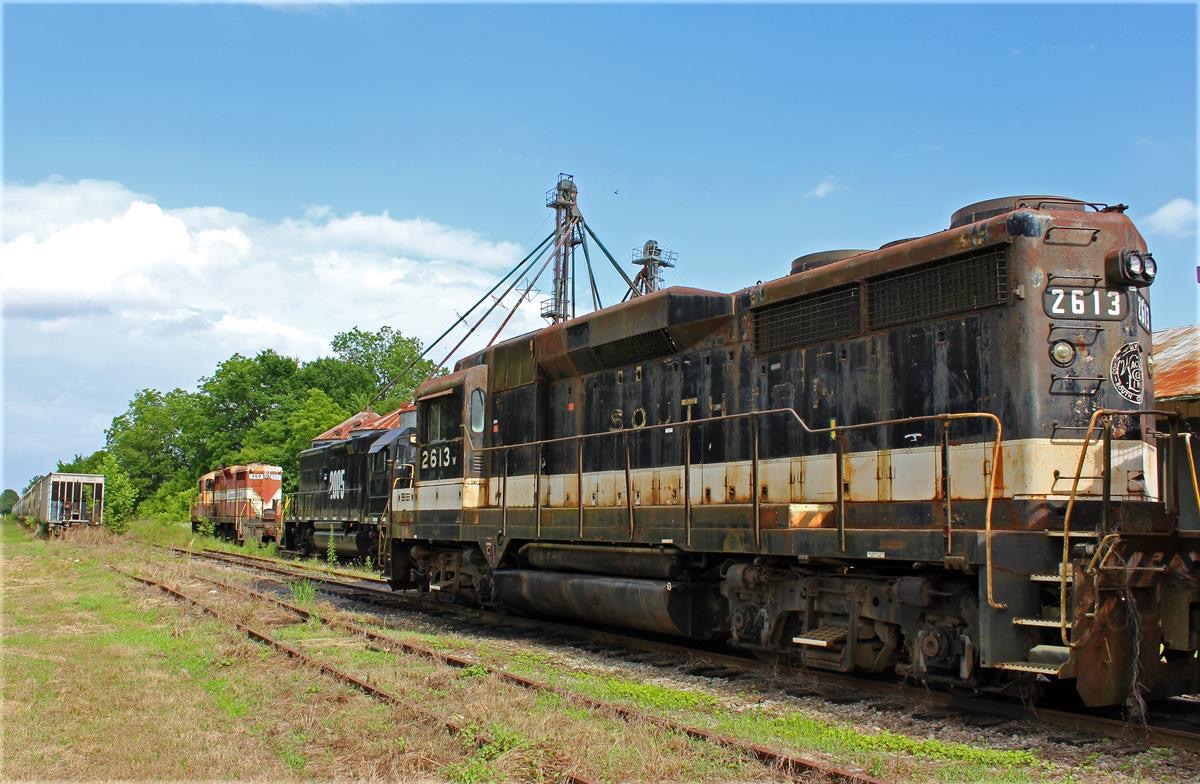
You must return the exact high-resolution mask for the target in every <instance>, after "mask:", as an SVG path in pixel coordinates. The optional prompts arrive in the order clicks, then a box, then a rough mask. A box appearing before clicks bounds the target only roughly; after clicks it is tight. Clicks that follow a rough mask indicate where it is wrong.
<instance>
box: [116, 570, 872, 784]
mask: <svg viewBox="0 0 1200 784" xmlns="http://www.w3.org/2000/svg"><path fill="white" fill-rule="evenodd" d="M129 576H131V577H132V576H133V575H129ZM193 576H194V577H195V578H196V579H201V580H203V581H205V582H208V583H210V584H212V585H216V586H219V587H220V588H222V589H225V590H230V591H234V592H237V593H241V594H243V595H245V596H249V597H251V598H254V599H257V600H259V601H263V602H268V603H270V604H273V605H275V606H277V607H281V608H283V609H285V610H288V611H289V612H292V613H295V614H296V615H297V616H298V617H301V618H303V619H305V620H315V621H317V622H319V623H323V624H325V625H327V626H329V627H331V628H335V629H340V630H342V631H346V632H350V633H352V634H356V635H361V636H362V637H365V638H366V639H368V640H370V641H371V642H373V643H375V644H377V645H382V646H384V647H386V648H389V649H391V650H399V651H401V652H403V653H410V654H416V655H419V656H424V657H426V658H429V659H433V660H434V661H438V662H441V663H442V664H446V665H449V666H451V667H456V668H459V669H468V668H478V669H481V670H483V671H484V672H486V673H487V674H488V675H492V676H494V677H496V678H498V679H499V680H501V681H504V682H506V683H511V684H514V685H516V686H519V687H521V688H523V689H529V690H531V691H537V692H543V693H549V694H555V695H557V696H558V697H561V698H562V699H564V700H566V701H568V702H571V703H574V704H576V705H579V706H581V707H584V708H587V709H590V710H595V711H603V712H605V713H609V714H612V715H614V716H618V717H619V718H621V719H622V720H623V721H627V722H644V723H647V724H654V725H657V726H659V727H663V728H665V729H668V730H670V731H672V732H678V733H682V734H684V735H687V736H689V737H692V738H695V739H697V740H702V741H705V742H708V743H716V744H719V745H721V746H724V747H726V748H729V749H732V750H734V751H736V752H738V753H741V754H744V755H745V756H748V757H752V758H754V759H756V760H758V761H759V762H761V763H763V764H765V765H767V766H769V767H771V768H773V769H775V770H778V771H779V772H781V773H782V774H783V775H785V776H787V777H789V778H793V779H797V780H810V779H811V778H812V775H811V774H813V773H816V774H818V775H820V776H822V777H824V778H826V779H828V780H830V781H838V782H845V783H846V784H883V782H882V781H881V780H880V779H876V778H874V777H872V776H868V775H866V774H864V773H861V772H857V771H851V770H846V769H843V768H840V767H836V766H832V765H829V764H827V763H823V762H818V761H815V760H810V759H804V758H802V757H798V756H795V755H792V754H787V753H784V752H780V751H777V750H774V749H770V748H767V747H766V746H762V745H760V744H755V743H747V742H745V741H741V740H738V739H736V738H731V737H728V736H725V735H720V734H717V733H714V732H710V731H709V730H705V729H702V728H700V727H693V726H691V725H687V724H682V723H680V722H677V721H672V720H670V719H664V718H662V717H659V716H654V715H651V714H649V713H646V712H644V711H640V710H638V709H636V708H631V707H629V706H626V705H619V704H617V703H613V702H605V701H603V700H598V699H594V698H591V697H588V696H586V695H581V694H576V693H574V692H571V691H568V690H566V689H561V688H558V687H556V686H553V685H551V684H549V683H544V682H541V681H537V680H533V679H531V678H527V677H525V676H523V675H518V674H516V673H513V672H509V671H507V670H503V669H500V668H497V667H493V666H491V665H488V664H484V663H480V662H478V661H475V660H473V659H467V658H464V657H462V656H456V655H454V654H448V653H444V652H441V651H436V650H434V649H432V648H428V647H425V646H422V645H417V644H414V643H411V642H408V641H405V640H399V639H396V638H395V637H392V636H389V635H386V634H381V633H379V632H376V631H374V630H373V629H369V628H367V627H366V626H363V625H362V624H358V623H353V622H348V621H339V620H334V619H330V618H328V617H324V616H319V615H316V614H314V613H312V612H310V611H309V610H306V609H304V608H303V607H300V606H298V605H296V604H292V603H291V602H287V601H284V600H282V599H279V598H277V597H274V596H269V595H267V594H264V593H260V592H258V591H253V590H250V589H248V588H243V587H241V586H237V585H231V584H229V583H225V582H222V581H219V580H210V579H208V578H202V577H199V576H196V575H193ZM134 579H138V580H142V578H138V577H135V578H134ZM143 581H144V580H143ZM160 587H161V584H160ZM164 590H169V589H165V588H164ZM185 598H186V597H185ZM192 601H194V600H192ZM230 620H232V619H230ZM247 633H249V632H247ZM262 641H263V642H266V640H262ZM352 682H354V683H355V685H358V682H357V681H352Z"/></svg>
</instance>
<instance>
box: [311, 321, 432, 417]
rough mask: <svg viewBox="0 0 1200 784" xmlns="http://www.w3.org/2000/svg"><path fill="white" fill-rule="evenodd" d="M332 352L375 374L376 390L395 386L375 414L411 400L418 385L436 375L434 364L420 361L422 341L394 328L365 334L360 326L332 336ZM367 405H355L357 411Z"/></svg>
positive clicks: (385, 327)
mask: <svg viewBox="0 0 1200 784" xmlns="http://www.w3.org/2000/svg"><path fill="white" fill-rule="evenodd" d="M332 345H333V351H334V353H335V354H337V356H338V358H340V359H343V360H345V361H347V362H350V363H353V364H355V365H358V366H360V367H364V368H367V369H369V370H370V371H371V372H372V373H373V374H374V375H375V382H376V391H378V390H379V389H382V388H383V387H384V386H386V385H387V384H388V383H390V382H392V381H393V380H395V383H394V384H392V386H391V387H390V388H389V389H388V391H387V394H386V396H385V397H384V398H383V399H382V400H381V401H378V402H376V403H375V405H374V406H373V407H374V408H375V410H376V411H390V410H392V409H394V408H398V407H399V406H400V405H401V404H403V403H404V402H405V401H407V400H410V399H411V398H412V393H413V391H414V390H415V389H416V388H417V386H418V385H419V384H420V383H421V382H422V381H424V380H425V379H427V378H429V376H430V375H433V373H434V363H433V362H432V361H431V360H428V359H418V357H419V356H420V355H421V341H420V340H418V339H417V338H406V337H404V336H403V335H401V334H400V333H399V332H397V331H396V330H394V329H392V328H391V327H388V326H384V327H380V328H379V330H378V331H376V332H366V331H363V330H361V329H359V328H358V327H355V328H354V329H351V330H349V331H347V332H339V333H338V334H336V335H334V336H333V341H332ZM355 402H357V401H355ZM365 407H366V406H365V405H362V404H359V405H355V406H354V408H355V409H356V410H361V409H363V408H365Z"/></svg>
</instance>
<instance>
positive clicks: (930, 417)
mask: <svg viewBox="0 0 1200 784" xmlns="http://www.w3.org/2000/svg"><path fill="white" fill-rule="evenodd" d="M770 414H785V415H788V416H790V417H792V419H794V420H795V421H796V423H797V424H798V425H800V427H801V428H802V429H803V430H804V432H805V433H808V434H809V435H819V434H822V433H829V434H830V435H832V436H834V440H835V442H837V443H839V444H840V435H839V434H840V433H842V432H844V431H848V430H865V429H867V428H877V427H887V426H891V425H903V424H912V423H916V422H944V423H949V422H951V421H953V420H959V419H986V420H989V421H991V422H992V423H993V424H995V426H996V436H995V439H994V440H993V442H992V470H991V472H990V473H989V477H988V486H987V506H986V510H985V513H984V562H985V572H986V577H987V602H988V605H989V606H990V607H991V608H992V609H995V610H1003V609H1005V608H1006V607H1007V606H1008V605H1007V604H1006V603H1003V602H997V601H996V600H995V593H994V590H993V588H992V505H993V501H994V500H995V495H996V474H997V473H999V471H998V470H997V465H998V464H999V462H1000V445H1001V440H1002V437H1003V434H1004V424H1003V423H1002V422H1001V421H1000V417H998V416H996V415H995V414H992V413H988V412H985V411H970V412H963V413H954V414H951V413H946V414H925V415H921V416H912V417H900V418H896V419H882V420H879V421H875V422H862V423H859V424H855V425H845V424H836V423H834V424H831V425H830V426H829V427H811V426H810V425H809V424H808V423H807V422H805V421H804V418H803V417H801V416H800V414H799V413H797V412H796V410H795V409H794V408H770V409H766V410H761V411H746V412H743V413H739V414H721V415H718V416H712V417H705V418H703V419H689V420H687V421H685V422H662V423H659V424H655V425H644V426H642V427H639V428H621V429H620V430H608V431H605V432H602V433H580V434H578V435H573V436H558V437H556V438H543V439H540V440H538V441H525V442H522V443H520V444H502V445H499V446H489V447H480V448H478V449H475V450H474V451H475V452H477V453H481V454H482V453H485V452H503V453H504V454H505V459H504V460H503V461H502V463H503V466H504V469H503V470H504V479H503V482H504V485H505V490H506V489H507V480H508V459H507V454H508V452H509V450H511V449H524V448H530V447H534V448H536V449H537V457H536V458H535V460H534V493H535V494H536V501H537V525H538V532H539V535H540V532H541V501H542V498H541V492H540V485H541V482H540V480H541V473H542V471H541V460H540V454H541V449H542V447H543V446H546V445H547V444H561V443H567V442H573V443H577V444H578V445H579V450H578V451H579V452H580V453H581V452H582V444H583V442H584V441H585V440H589V439H594V438H604V437H608V436H614V435H621V436H622V437H623V438H624V439H625V441H626V445H628V438H629V433H630V432H631V431H635V430H661V429H665V428H675V427H682V428H683V429H684V431H685V434H687V435H690V431H691V427H692V426H693V425H702V424H708V423H712V422H721V421H732V420H735V419H747V418H752V419H753V420H754V421H755V423H756V424H755V429H754V434H755V438H754V439H753V444H754V455H753V459H752V466H751V471H752V472H753V476H756V477H757V473H758V454H757V451H758V450H757V445H758V440H757V431H758V426H757V423H758V421H759V418H760V417H762V416H764V415H770ZM684 443H685V455H684V457H685V466H686V467H685V471H684V478H685V480H686V481H688V482H690V478H689V477H688V474H689V473H690V471H688V470H687V469H689V468H690V463H691V460H690V458H691V451H690V443H691V439H690V438H685V441H684ZM626 453H627V454H628V450H626ZM841 462H842V461H841V460H840V459H839V460H838V465H839V466H840V465H841ZM946 470H947V471H948V470H949V465H948V464H947V466H946ZM576 472H577V473H578V474H579V475H580V476H582V472H583V465H582V460H580V462H579V464H578V465H577V466H576ZM625 474H626V488H627V495H628V488H629V487H630V485H629V474H630V467H629V461H628V459H627V460H626V463H625ZM755 484H756V485H757V481H756V482H755ZM579 487H580V492H578V493H577V495H578V496H579V498H578V504H579V507H580V526H581V529H582V507H583V493H582V492H581V491H582V480H580V484H579ZM837 489H838V499H839V507H841V504H842V497H843V496H842V483H841V482H840V481H839V482H838V488H837ZM502 492H503V494H504V497H503V499H502V503H503V506H504V510H503V512H502V519H503V520H504V521H505V522H506V521H507V507H508V497H507V492H506V491H502ZM758 495H759V490H758V487H752V488H751V498H752V502H753V504H754V510H755V514H754V517H755V519H754V533H755V543H756V545H757V544H758V540H759V534H760V532H759V520H758V511H759V504H758ZM626 504H627V506H628V509H629V525H630V532H631V535H632V531H633V499H632V498H628V497H627V498H626ZM684 515H685V524H687V535H688V542H689V544H690V542H691V525H690V518H691V493H690V488H685V494H684ZM502 525H503V523H502ZM946 525H947V537H948V538H949V537H950V536H951V535H952V526H953V522H952V521H951V520H950V519H949V518H947V520H946ZM838 529H839V530H838V536H839V541H840V542H842V543H843V545H842V549H843V550H844V537H845V519H844V515H842V514H839V515H838ZM506 533H507V532H506Z"/></svg>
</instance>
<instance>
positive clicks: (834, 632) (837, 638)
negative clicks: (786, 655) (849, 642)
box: [792, 626, 850, 648]
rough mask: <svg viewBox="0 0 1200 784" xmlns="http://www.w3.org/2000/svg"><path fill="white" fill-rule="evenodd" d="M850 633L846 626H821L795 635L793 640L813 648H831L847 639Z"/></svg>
mask: <svg viewBox="0 0 1200 784" xmlns="http://www.w3.org/2000/svg"><path fill="white" fill-rule="evenodd" d="M849 634H850V631H849V630H848V629H847V628H846V627H845V626H821V627H819V628H816V629H813V630H812V631H808V632H805V633H804V634H802V635H800V636H798V637H793V638H792V642H793V643H794V644H796V645H807V646H809V647H812V648H830V647H832V646H834V645H836V644H837V643H839V642H842V641H843V640H845V639H846V637H848V636H849Z"/></svg>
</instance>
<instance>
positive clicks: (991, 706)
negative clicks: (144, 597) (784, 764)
mask: <svg viewBox="0 0 1200 784" xmlns="http://www.w3.org/2000/svg"><path fill="white" fill-rule="evenodd" d="M169 549H171V550H173V551H175V552H176V553H179V554H187V555H190V556H194V557H199V558H204V559H207V560H212V561H217V562H222V563H224V564H226V565H228V566H233V567H241V568H243V569H250V570H256V571H259V572H260V573H265V574H269V575H273V576H275V577H286V578H290V579H293V580H294V579H307V580H310V581H312V582H315V583H317V584H318V585H319V586H321V587H322V590H325V591H326V592H328V593H331V594H334V595H339V596H342V597H344V598H348V599H352V600H357V601H365V602H367V603H370V604H376V605H380V604H382V605H390V606H393V607H403V608H405V609H410V610H415V611H418V612H422V613H432V614H436V615H440V616H453V617H455V618H458V619H461V620H462V621H464V622H468V623H472V622H473V623H480V622H482V623H484V624H486V625H487V627H488V628H494V627H496V626H506V627H509V628H512V629H519V630H524V631H527V632H530V633H533V634H537V635H538V636H541V637H544V636H545V634H546V632H547V631H550V632H552V633H553V634H554V635H555V636H557V637H560V638H564V639H566V640H572V639H574V640H577V641H582V642H584V644H585V647H588V646H587V643H591V644H592V645H591V646H590V647H591V649H592V650H594V651H597V652H599V653H610V654H615V655H617V656H620V655H621V651H622V650H624V651H626V652H627V651H638V652H641V653H643V654H650V655H656V654H657V655H662V656H663V657H664V660H665V661H666V662H669V663H671V664H672V665H673V666H679V663H680V661H684V662H694V661H696V660H702V664H701V666H698V667H693V668H692V669H691V670H686V668H685V671H688V672H689V673H691V674H700V675H706V676H709V677H718V678H720V677H726V678H727V677H731V676H732V675H734V674H736V673H753V674H756V675H759V676H762V677H765V678H767V679H768V680H769V681H771V682H773V683H775V684H776V685H778V686H779V687H780V688H782V689H783V690H784V691H785V692H787V693H789V694H793V695H797V696H806V695H809V694H812V695H815V696H818V697H819V696H828V695H838V699H839V700H845V699H846V695H847V694H848V693H849V694H855V695H858V694H861V695H862V696H863V699H862V701H867V700H868V699H869V697H868V696H867V695H871V696H874V697H882V698H893V699H899V700H902V701H904V702H906V703H908V704H911V705H913V706H914V707H915V708H916V709H917V710H918V711H919V715H920V714H923V715H925V716H928V717H929V718H937V717H938V716H939V715H942V716H949V715H955V714H963V713H966V714H973V715H974V716H975V717H977V719H978V720H979V721H980V722H981V724H982V725H983V726H986V724H987V723H989V722H990V723H999V721H992V720H993V719H999V720H1009V719H1011V720H1016V721H1022V722H1031V721H1032V722H1040V723H1042V724H1044V725H1046V726H1047V728H1048V729H1049V728H1053V729H1055V730H1059V731H1064V730H1065V731H1069V732H1074V733H1080V734H1083V735H1094V736H1101V737H1105V738H1113V739H1117V740H1121V741H1125V742H1129V743H1136V744H1142V745H1146V746H1157V747H1166V748H1173V749H1177V750H1181V751H1187V752H1191V753H1197V754H1200V700H1196V699H1188V698H1184V699H1176V700H1171V701H1168V703H1167V705H1168V706H1169V710H1164V709H1163V708H1162V707H1159V708H1158V709H1157V710H1156V711H1155V712H1152V714H1151V715H1150V716H1149V717H1148V720H1147V723H1146V724H1134V723H1130V722H1129V721H1126V720H1125V719H1122V718H1120V717H1117V716H1111V715H1103V714H1096V713H1086V712H1082V711H1077V710H1067V709H1061V708H1053V707H1046V706H1028V705H1024V704H1020V703H1016V702H1007V701H1003V700H999V699H995V698H988V697H981V696H973V695H962V694H954V693H951V692H943V691H930V690H928V689H925V688H922V687H918V686H912V685H908V684H905V683H902V682H897V681H894V680H874V679H870V678H863V677H861V676H851V675H841V674H838V673H827V672H818V671H814V670H806V671H804V672H803V674H802V675H799V674H797V673H795V672H788V671H785V669H784V668H782V667H780V666H779V665H777V664H770V663H766V662H761V661H759V660H757V659H751V658H746V657H742V656H738V655H735V654H731V653H725V652H718V651H710V650H704V649H698V648H696V647H692V646H688V645H681V644H679V643H678V642H669V641H665V640H663V639H657V638H654V637H652V636H651V637H644V636H637V635H631V634H628V633H623V632H613V631H608V630H599V629H594V628H590V627H586V626H580V625H575V624H570V623H563V622H558V621H546V620H543V619H534V618H528V617H524V616H514V615H510V614H506V613H497V612H494V611H488V610H475V609H470V608H466V607H463V606H461V605H450V604H447V603H444V602H438V601H433V600H430V597H429V596H428V595H425V594H417V593H414V592H395V591H392V590H391V589H390V588H387V587H386V586H387V581H386V580H381V579H377V578H364V577H362V576H360V575H353V574H350V573H346V572H343V573H342V574H345V575H348V578H347V579H338V578H336V577H334V576H332V575H331V573H329V572H326V571H324V570H320V571H318V570H314V569H310V568H305V567H300V566H297V565H295V564H287V563H286V562H283V561H278V560H274V559H269V558H260V557H257V556H249V555H242V554H235V553H227V552H224V551H209V550H205V551H188V550H185V549H182V548H169ZM381 586H383V587H381ZM681 657H683V658H682V659H681ZM621 658H627V657H623V656H622V657H621ZM649 663H653V662H649ZM798 679H799V680H798Z"/></svg>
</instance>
